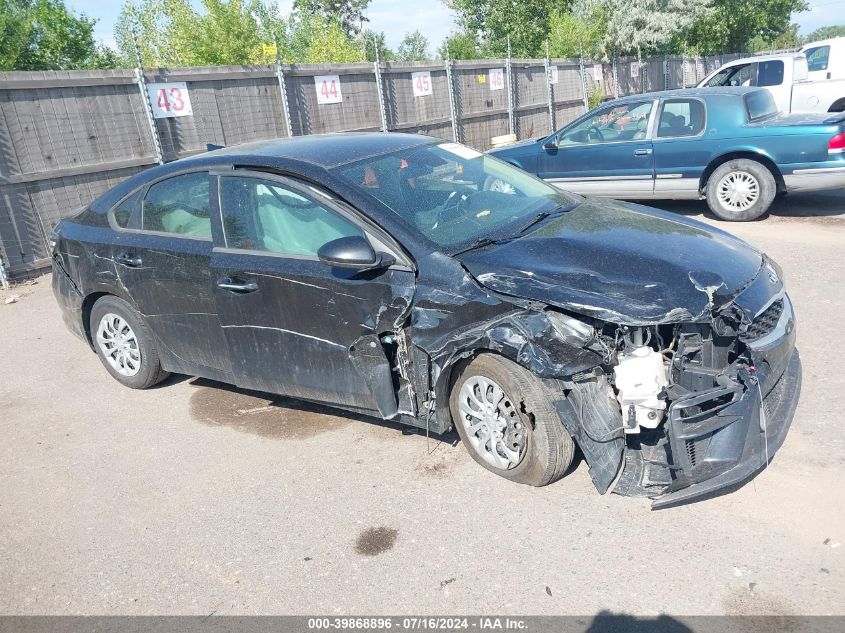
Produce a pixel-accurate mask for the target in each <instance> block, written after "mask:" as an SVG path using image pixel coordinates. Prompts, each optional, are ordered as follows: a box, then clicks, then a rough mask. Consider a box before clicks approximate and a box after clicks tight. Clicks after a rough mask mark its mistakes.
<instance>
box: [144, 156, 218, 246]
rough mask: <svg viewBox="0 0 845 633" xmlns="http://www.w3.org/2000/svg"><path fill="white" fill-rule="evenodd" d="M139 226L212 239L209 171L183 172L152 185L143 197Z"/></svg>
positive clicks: (151, 229)
mask: <svg viewBox="0 0 845 633" xmlns="http://www.w3.org/2000/svg"><path fill="white" fill-rule="evenodd" d="M141 228H142V229H143V230H144V231H156V232H158V233H172V234H174V235H184V236H190V237H201V238H208V239H211V217H210V216H209V215H208V173H207V172H204V171H203V172H196V173H193V174H183V175H181V176H174V177H173V178H168V179H167V180H161V181H159V182H157V183H155V184H154V185H152V186H151V187H150V188H149V190H148V191H147V195H146V196H145V197H144V205H143V209H142V213H141Z"/></svg>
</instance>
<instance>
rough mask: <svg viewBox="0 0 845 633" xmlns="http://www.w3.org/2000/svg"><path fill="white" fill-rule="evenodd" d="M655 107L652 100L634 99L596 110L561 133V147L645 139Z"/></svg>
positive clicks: (559, 142) (559, 144)
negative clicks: (652, 110)
mask: <svg viewBox="0 0 845 633" xmlns="http://www.w3.org/2000/svg"><path fill="white" fill-rule="evenodd" d="M653 107H654V103H653V102H652V101H635V102H632V103H623V104H621V105H614V106H608V107H605V108H601V109H599V110H596V112H594V113H593V114H592V115H590V116H589V117H588V118H586V119H584V120H583V121H581V122H580V123H578V124H577V125H575V126H573V127H571V128H569V129H566V130H564V131H563V132H561V134H560V137H559V139H558V146H559V147H565V146H567V145H584V144H595V143H612V142H614V141H617V142H618V141H638V140H640V139H644V138H645V137H646V130H647V129H648V119H649V116H650V115H651V109H652V108H653Z"/></svg>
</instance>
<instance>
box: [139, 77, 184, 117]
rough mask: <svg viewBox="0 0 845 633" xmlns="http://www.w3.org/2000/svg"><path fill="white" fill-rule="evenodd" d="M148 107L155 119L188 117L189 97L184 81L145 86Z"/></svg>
mask: <svg viewBox="0 0 845 633" xmlns="http://www.w3.org/2000/svg"><path fill="white" fill-rule="evenodd" d="M147 94H148V95H149V98H150V107H151V108H152V110H153V116H154V117H155V118H156V119H169V118H172V117H176V116H190V115H192V114H193V113H194V111H193V110H192V109H191V97H190V95H189V94H188V86H187V84H185V82H184V81H177V82H173V83H169V84H147Z"/></svg>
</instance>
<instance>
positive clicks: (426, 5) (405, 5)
mask: <svg viewBox="0 0 845 633" xmlns="http://www.w3.org/2000/svg"><path fill="white" fill-rule="evenodd" d="M192 1H193V2H194V4H199V2H198V1H197V0H192ZM66 3H67V4H68V6H70V7H72V8H73V9H74V10H75V11H77V12H84V13H86V14H87V15H88V16H89V17H92V18H97V19H98V20H99V22H98V23H97V26H96V28H95V33H94V36H95V37H96V39H97V40H98V41H101V42H103V43H105V44H107V45H109V46H114V33H113V29H114V23H115V22H116V21H117V16H118V15H119V14H120V7H121V5H122V4H123V3H122V2H121V0H66ZM809 4H810V10H809V11H805V12H803V13H796V14H794V15H793V16H792V19H793V21H794V22H797V23H798V25H799V26H800V27H801V28H800V31H799V32H800V33H802V34H804V35H806V34H808V33H810V32H811V31H814V30H815V29H817V28H819V27H821V26H827V25H834V24H843V23H845V17H843V15H842V11H843V10H845V0H810V3H809ZM279 6H280V7H281V8H282V10H283V11H284V12H287V11H289V10H290V7H292V6H293V0H279ZM367 17H369V18H370V24H369V28H370V29H372V30H374V31H384V34H385V40H386V43H387V45H388V47H390V48H393V49H395V48H396V47H397V46H398V45H399V42H401V41H402V38H403V37H404V36H405V33H408V32H410V31H414V30H419V31H420V32H422V34H423V35H425V36H426V37H427V38H428V42H429V45H430V49H431V50H430V52H432V53H433V52H434V51H435V50H436V49H437V47H438V46H440V44H441V42H442V41H443V39H444V38H445V37H446V36H447V35H448V34H449V32H450V31H451V30H453V29H454V28H455V17H454V15H453V14H452V12H451V11H449V9H447V8H446V7H445V5H444V4H443V2H442V1H441V0H372V2H371V3H370V6H369V8H368V9H367Z"/></svg>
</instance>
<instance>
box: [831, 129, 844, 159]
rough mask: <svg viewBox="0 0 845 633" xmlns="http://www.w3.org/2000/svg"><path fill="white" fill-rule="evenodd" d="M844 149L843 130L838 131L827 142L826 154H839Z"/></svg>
mask: <svg viewBox="0 0 845 633" xmlns="http://www.w3.org/2000/svg"><path fill="white" fill-rule="evenodd" d="M843 150H845V132H840V133H839V134H837V135H836V136H834V137H833V138H831V139H830V140H829V141H828V142H827V152H828V154H841V153H842V151H843Z"/></svg>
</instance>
